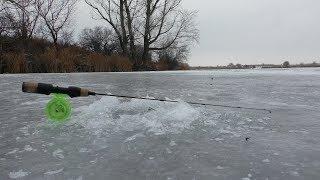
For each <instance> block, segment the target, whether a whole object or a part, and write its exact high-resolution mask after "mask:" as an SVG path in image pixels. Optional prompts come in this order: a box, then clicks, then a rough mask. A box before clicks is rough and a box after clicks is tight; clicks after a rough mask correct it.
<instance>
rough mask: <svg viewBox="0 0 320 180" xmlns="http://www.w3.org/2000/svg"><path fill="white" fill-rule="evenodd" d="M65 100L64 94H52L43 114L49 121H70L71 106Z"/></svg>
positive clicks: (66, 96) (67, 100)
mask: <svg viewBox="0 0 320 180" xmlns="http://www.w3.org/2000/svg"><path fill="white" fill-rule="evenodd" d="M67 98H68V95H65V94H53V97H52V99H51V100H50V101H49V102H48V104H47V106H46V109H45V114H46V116H47V118H48V119H49V120H50V121H52V122H55V123H63V122H66V121H67V120H69V119H70V116H71V112H72V106H71V103H70V101H69V99H67Z"/></svg>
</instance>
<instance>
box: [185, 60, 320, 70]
mask: <svg viewBox="0 0 320 180" xmlns="http://www.w3.org/2000/svg"><path fill="white" fill-rule="evenodd" d="M300 67H320V63H317V62H316V61H313V62H312V63H300V64H290V62H289V61H285V62H283V63H282V64H255V65H242V64H233V63H230V64H228V65H227V66H204V67H202V66H198V67H190V69H193V70H196V69H197V70H199V69H203V70H205V69H208V70H209V69H255V68H300Z"/></svg>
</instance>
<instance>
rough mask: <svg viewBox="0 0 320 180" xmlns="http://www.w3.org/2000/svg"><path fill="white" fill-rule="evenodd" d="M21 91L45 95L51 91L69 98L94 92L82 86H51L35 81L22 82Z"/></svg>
mask: <svg viewBox="0 0 320 180" xmlns="http://www.w3.org/2000/svg"><path fill="white" fill-rule="evenodd" d="M22 92H26V93H36V94H45V95H50V94H52V93H57V94H67V95H69V96H70V97H71V98H74V97H87V96H90V95H94V94H95V93H94V92H91V91H89V90H88V89H84V88H79V87H74V86H69V87H68V88H65V87H59V86H53V85H52V84H45V83H36V82H23V83H22Z"/></svg>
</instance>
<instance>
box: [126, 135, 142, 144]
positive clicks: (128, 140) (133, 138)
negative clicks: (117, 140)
mask: <svg viewBox="0 0 320 180" xmlns="http://www.w3.org/2000/svg"><path fill="white" fill-rule="evenodd" d="M139 137H145V135H144V134H142V133H138V134H135V135H133V136H131V137H128V138H127V139H126V140H125V141H124V142H130V141H133V140H135V139H136V138H139Z"/></svg>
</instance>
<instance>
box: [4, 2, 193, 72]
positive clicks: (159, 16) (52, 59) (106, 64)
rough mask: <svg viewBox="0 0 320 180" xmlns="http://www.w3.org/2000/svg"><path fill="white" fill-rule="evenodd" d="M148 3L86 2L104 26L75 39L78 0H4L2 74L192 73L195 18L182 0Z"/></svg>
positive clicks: (83, 31)
mask: <svg viewBox="0 0 320 180" xmlns="http://www.w3.org/2000/svg"><path fill="white" fill-rule="evenodd" d="M144 1H145V0H136V1H130V2H129V1H128V2H127V0H117V1H115V0H106V1H100V0H86V1H85V2H86V3H87V4H88V8H92V10H93V11H94V12H95V13H96V16H95V18H100V19H103V20H104V21H105V22H106V23H105V26H101V27H100V26H99V27H94V28H91V29H90V28H85V29H83V30H82V31H81V33H80V35H79V37H76V38H75V37H74V34H73V31H74V29H73V28H72V27H73V25H74V23H73V18H74V12H75V10H76V3H77V1H76V0H59V1H56V0H2V1H1V4H0V20H1V21H0V73H28V72H35V73H47V72H49V73H54V72H106V71H137V70H179V69H188V68H189V66H188V64H187V63H186V60H187V57H188V55H189V47H190V46H191V45H193V43H195V42H197V40H198V30H197V28H196V26H195V24H194V17H195V13H194V12H193V11H188V10H184V9H183V8H182V7H181V0H172V1H167V0H148V1H146V2H144ZM74 39H77V41H74Z"/></svg>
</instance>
